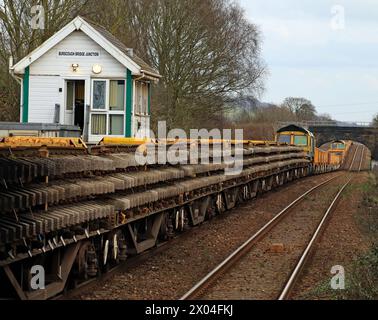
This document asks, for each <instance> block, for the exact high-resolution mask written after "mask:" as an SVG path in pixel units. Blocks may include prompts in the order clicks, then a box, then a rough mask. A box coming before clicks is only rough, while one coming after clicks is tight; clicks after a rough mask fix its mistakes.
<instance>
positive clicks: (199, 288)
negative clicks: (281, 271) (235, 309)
mask: <svg viewBox="0 0 378 320" xmlns="http://www.w3.org/2000/svg"><path fill="white" fill-rule="evenodd" d="M364 154H365V147H364V146H362V145H359V146H357V148H356V149H355V151H354V153H353V158H352V161H351V165H350V167H349V169H348V171H346V172H345V173H343V174H340V175H337V176H335V177H333V178H331V179H328V180H327V181H325V182H322V183H320V184H318V185H317V186H315V187H313V188H311V189H310V190H308V191H306V192H305V193H303V194H302V195H301V196H300V197H298V198H297V199H296V200H294V201H293V202H292V203H290V204H289V205H288V206H287V207H286V208H285V209H283V210H282V211H281V212H279V213H278V214H277V215H275V217H274V218H273V219H272V220H270V221H269V222H268V223H267V224H266V225H265V226H264V227H262V228H261V229H260V230H259V231H258V232H257V233H255V234H254V235H253V236H252V237H251V238H250V239H249V240H247V241H246V242H245V243H244V244H243V245H241V246H240V247H239V248H238V249H237V250H235V251H234V252H233V253H232V254H231V255H230V256H229V257H227V258H226V259H225V260H224V261H223V262H222V263H221V264H219V265H218V266H217V267H216V268H215V269H214V270H212V271H211V272H210V273H209V274H208V275H206V276H205V277H204V278H203V279H202V280H201V281H199V282H198V283H197V284H196V285H195V286H194V287H193V288H192V289H190V290H189V291H188V292H187V293H186V294H185V295H184V296H182V297H181V299H180V300H193V299H199V298H203V297H207V298H208V296H206V294H207V293H208V292H209V291H211V290H212V288H214V287H215V286H216V285H217V283H219V282H220V280H221V279H223V277H225V276H227V274H228V273H229V272H230V271H231V270H232V269H233V267H237V265H238V264H240V263H241V262H242V260H243V259H247V256H248V254H249V253H250V252H251V251H252V249H253V248H254V247H255V246H256V245H257V244H258V243H259V242H261V241H262V240H263V239H266V238H267V237H268V235H269V234H270V232H272V231H273V230H274V229H275V227H277V226H278V225H279V223H280V222H281V221H283V220H284V219H285V218H289V217H290V213H292V212H293V211H294V210H293V209H295V208H296V207H297V206H298V205H300V204H303V203H304V202H305V200H306V199H307V198H308V197H309V196H310V195H313V194H315V193H316V192H319V191H321V190H324V189H325V188H326V187H327V186H328V185H329V184H331V183H332V182H334V181H336V180H337V179H339V178H342V179H345V181H344V182H343V183H342V184H341V187H340V188H338V190H337V192H336V195H333V198H332V201H331V203H330V205H329V206H327V208H326V210H324V213H323V214H322V216H321V218H320V222H318V223H317V226H316V228H315V231H313V233H312V236H311V239H310V240H309V242H308V243H307V245H306V246H305V249H304V251H303V253H302V254H301V256H300V257H299V259H298V262H297V263H296V264H295V266H294V267H293V268H292V271H291V272H290V274H289V277H288V280H287V281H286V283H285V285H284V287H283V289H282V291H281V292H280V293H279V294H278V295H277V298H278V299H279V300H285V299H288V298H289V297H290V293H291V292H292V289H293V288H294V286H295V284H296V282H297V280H298V278H299V277H300V275H301V272H302V270H303V268H304V266H305V264H306V261H307V259H308V257H309V256H310V254H311V252H312V250H313V248H314V244H315V243H316V241H317V240H318V238H319V235H320V234H321V233H322V231H323V230H324V227H325V225H326V223H327V221H328V220H329V217H330V215H331V214H332V212H333V210H335V208H336V207H337V203H338V201H339V199H340V197H341V196H342V194H343V193H344V191H345V189H346V188H347V187H348V186H349V185H350V183H351V181H352V180H353V173H352V172H353V171H361V168H362V164H363V159H364ZM215 296H216V295H215ZM216 297H217V298H219V297H218V296H216ZM224 297H226V296H222V298H224Z"/></svg>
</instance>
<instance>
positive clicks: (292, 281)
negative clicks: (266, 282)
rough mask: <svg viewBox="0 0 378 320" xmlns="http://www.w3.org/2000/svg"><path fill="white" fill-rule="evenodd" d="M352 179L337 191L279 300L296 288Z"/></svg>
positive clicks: (285, 297)
mask: <svg viewBox="0 0 378 320" xmlns="http://www.w3.org/2000/svg"><path fill="white" fill-rule="evenodd" d="M352 179H353V177H350V178H349V179H348V181H347V182H346V183H345V184H344V185H343V186H342V187H341V189H340V190H339V192H338V193H337V195H336V197H335V198H334V199H333V201H332V203H331V205H330V206H329V207H328V209H327V211H326V213H325V214H324V216H323V219H322V220H321V221H320V223H319V225H318V227H317V229H316V231H315V233H314V235H313V236H312V238H311V240H310V242H309V243H308V245H307V247H306V249H305V251H304V252H303V254H302V256H301V258H300V259H299V262H298V263H297V265H296V266H295V269H294V271H293V272H292V274H291V275H290V277H289V280H288V281H287V283H286V285H285V287H284V289H283V290H282V292H281V294H280V296H279V297H278V300H286V299H287V298H288V297H289V296H290V293H291V291H292V289H293V288H294V285H295V283H296V282H297V280H298V278H299V275H300V273H301V271H302V269H303V267H304V265H305V264H306V260H307V258H308V257H309V254H310V252H311V249H312V248H313V246H314V244H315V242H316V240H317V239H318V237H319V235H320V234H321V232H322V230H323V227H324V225H325V223H326V221H327V219H328V217H329V215H330V214H331V212H332V210H333V209H334V207H335V205H336V203H337V201H338V200H339V199H340V197H341V195H342V193H343V192H344V190H345V189H346V187H347V186H348V185H349V184H350V182H351V181H352Z"/></svg>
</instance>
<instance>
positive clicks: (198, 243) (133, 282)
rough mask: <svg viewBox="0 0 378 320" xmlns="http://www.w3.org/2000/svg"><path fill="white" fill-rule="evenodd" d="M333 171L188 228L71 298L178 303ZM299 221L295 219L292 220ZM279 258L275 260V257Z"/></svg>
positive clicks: (275, 191)
mask: <svg viewBox="0 0 378 320" xmlns="http://www.w3.org/2000/svg"><path fill="white" fill-rule="evenodd" d="M338 174H339V173H331V174H326V175H321V176H316V177H308V178H305V179H301V180H297V181H295V182H293V183H291V184H288V185H286V186H284V187H281V188H280V189H277V190H274V191H271V192H268V193H266V194H264V195H263V196H261V197H259V198H258V199H255V200H253V201H251V202H248V203H246V204H244V205H242V206H240V207H238V208H237V209H234V210H233V211H231V212H229V213H226V214H224V215H222V216H219V217H217V218H215V219H213V220H212V221H211V222H209V223H205V224H203V225H202V226H200V227H197V228H194V229H193V230H190V231H189V232H190V234H189V236H185V237H183V238H182V239H178V240H177V241H174V242H173V243H172V244H171V245H169V246H168V248H167V249H166V250H164V251H163V252H160V253H159V254H157V255H154V256H153V257H151V258H150V259H148V260H147V261H146V262H145V263H142V264H140V265H138V266H137V267H132V268H130V270H127V272H118V273H115V274H114V276H113V277H111V278H110V279H107V281H106V282H101V281H100V282H98V283H96V285H95V286H90V287H88V290H87V291H81V293H80V295H78V296H74V297H71V298H72V299H82V300H99V299H106V300H108V299H109V300H111V299H119V300H126V299H128V300H148V299H158V300H165V299H178V298H180V297H181V296H182V295H183V294H185V293H186V292H187V291H188V290H189V289H190V288H191V287H192V286H193V285H194V284H195V283H197V282H198V281H199V280H200V279H201V278H203V277H204V276H205V275H206V274H207V273H208V272H210V271H211V270H212V269H213V268H214V267H215V266H217V265H218V264H219V263H220V262H222V261H223V260H224V259H225V258H226V257H227V256H228V255H229V254H231V253H232V252H233V251H234V250H235V249H236V248H237V247H238V246H240V245H241V244H242V243H243V242H245V241H246V240H247V239H248V238H249V237H250V236H251V235H252V234H254V233H255V232H256V231H257V230H259V229H260V228H261V227H262V226H263V225H264V224H265V223H266V222H268V221H269V220H270V219H271V218H272V217H273V216H274V214H276V213H278V212H279V211H280V210H282V209H283V208H284V207H286V205H288V204H289V203H290V202H292V201H293V200H295V199H296V198H297V197H298V196H300V195H301V194H302V193H303V192H304V191H305V190H308V189H310V188H311V187H313V186H315V185H317V184H319V183H320V182H322V181H325V180H327V179H329V178H330V177H332V176H334V175H338ZM298 219H300V217H298ZM280 259H281V258H280Z"/></svg>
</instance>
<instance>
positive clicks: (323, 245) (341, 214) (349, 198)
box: [293, 172, 371, 299]
mask: <svg viewBox="0 0 378 320" xmlns="http://www.w3.org/2000/svg"><path fill="white" fill-rule="evenodd" d="M368 177H369V174H368V173H366V172H364V173H359V174H356V177H355V180H354V181H353V184H352V185H351V186H350V187H349V188H348V189H347V192H346V193H345V194H344V196H343V197H342V198H341V200H340V202H339V205H338V207H337V209H336V210H335V211H334V212H333V214H332V217H331V219H330V221H329V222H328V224H327V228H326V230H325V231H324V233H323V236H322V238H321V239H320V241H319V243H318V245H317V248H316V251H315V253H314V254H313V256H312V257H311V259H309V260H308V263H307V268H306V269H305V270H304V272H303V276H302V278H301V279H300V281H299V282H298V283H297V286H296V288H295V290H294V292H293V299H333V298H335V297H336V292H334V291H333V290H331V289H330V281H331V278H332V277H333V275H332V274H331V268H332V267H333V266H343V267H344V268H345V272H346V274H345V275H346V281H348V272H349V271H350V267H351V265H352V262H353V261H354V260H355V259H356V258H358V256H359V255H361V254H363V253H364V252H365V251H366V250H368V248H369V246H370V245H371V244H370V243H369V240H368V238H366V237H365V236H364V235H363V234H362V232H361V228H360V227H359V225H358V216H357V215H358V213H359V206H360V203H361V201H362V199H363V188H362V185H363V184H364V183H366V181H367V180H368Z"/></svg>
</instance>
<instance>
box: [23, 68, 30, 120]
mask: <svg viewBox="0 0 378 320" xmlns="http://www.w3.org/2000/svg"><path fill="white" fill-rule="evenodd" d="M29 83H30V68H29V67H26V68H25V74H24V80H23V84H22V87H23V93H22V94H23V98H22V99H23V100H22V101H23V104H22V122H23V123H28V122H29Z"/></svg>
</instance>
